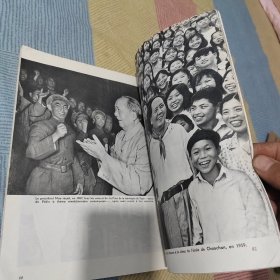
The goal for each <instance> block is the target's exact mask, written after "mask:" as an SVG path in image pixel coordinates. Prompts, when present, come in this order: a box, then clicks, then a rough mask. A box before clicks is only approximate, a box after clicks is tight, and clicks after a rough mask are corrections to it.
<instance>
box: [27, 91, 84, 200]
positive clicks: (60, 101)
mask: <svg viewBox="0 0 280 280" xmlns="http://www.w3.org/2000/svg"><path fill="white" fill-rule="evenodd" d="M46 103H47V108H48V109H49V111H50V112H51V115H52V116H51V118H50V119H48V120H43V121H39V122H36V123H34V124H33V125H32V126H31V129H30V133H29V140H28V147H27V150H26V157H28V158H32V159H34V160H36V161H38V166H36V167H35V168H34V169H33V171H32V172H31V174H30V176H29V178H28V181H27V184H26V193H27V194H30V195H35V194H36V195H42V194H44V195H56V194H57V195H60V194H65V195H69V194H73V193H74V192H75V193H79V194H82V192H83V173H82V170H81V167H80V165H79V163H78V160H77V159H76V157H75V156H74V142H75V140H76V135H75V133H74V131H73V130H72V129H71V127H70V126H69V125H67V124H66V123H65V118H66V116H67V114H68V110H69V107H70V103H69V101H68V99H67V98H66V97H64V96H62V95H59V94H53V95H50V96H49V97H48V99H47V102H46Z"/></svg>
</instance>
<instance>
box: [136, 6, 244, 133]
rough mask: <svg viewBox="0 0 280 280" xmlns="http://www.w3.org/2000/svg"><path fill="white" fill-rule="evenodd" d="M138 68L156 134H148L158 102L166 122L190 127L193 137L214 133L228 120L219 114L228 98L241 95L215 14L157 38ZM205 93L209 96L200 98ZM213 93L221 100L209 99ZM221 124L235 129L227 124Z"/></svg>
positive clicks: (139, 59)
mask: <svg viewBox="0 0 280 280" xmlns="http://www.w3.org/2000/svg"><path fill="white" fill-rule="evenodd" d="M136 66H137V82H138V85H139V91H140V96H141V101H142V106H143V113H144V119H145V120H146V121H145V122H146V126H147V127H150V128H151V129H150V130H149V131H148V132H149V133H152V128H153V125H151V122H152V121H153V120H152V119H151V118H150V117H148V116H147V112H148V111H149V108H148V107H153V108H152V110H151V111H152V117H153V119H155V118H156V115H157V114H158V112H159V111H160V110H157V112H156V111H155V109H156V107H157V106H155V104H153V105H152V106H151V104H150V103H151V102H152V101H153V100H154V99H155V98H156V97H158V98H160V99H161V101H159V100H158V101H157V103H158V102H160V103H162V104H163V105H162V107H164V108H163V110H164V113H163V116H165V118H166V119H168V120H170V121H172V122H177V123H180V124H182V125H184V127H188V132H189V131H190V129H191V128H194V129H197V128H206V129H209V128H210V129H211V123H212V128H213V125H214V123H215V122H217V119H218V120H219V119H221V116H223V114H222V112H221V110H220V104H221V102H222V100H223V98H224V97H226V96H227V95H230V94H237V92H238V86H237V83H236V80H235V74H234V72H233V70H232V68H231V63H230V60H229V56H228V50H227V45H226V42H225V38H224V35H223V30H222V26H221V21H220V18H219V15H218V13H217V12H216V11H212V12H208V13H204V14H202V15H200V16H195V17H193V18H191V19H189V20H186V21H183V22H181V23H179V24H176V25H173V26H171V27H169V28H167V29H165V30H164V31H162V32H160V33H157V34H155V35H154V36H153V37H152V38H151V39H150V40H148V41H146V42H144V44H143V46H142V47H141V48H140V49H139V51H138V53H137V54H136ZM210 88H211V89H213V90H208V89H210ZM203 91H204V92H207V91H208V94H207V93H204V94H201V92H203ZM210 92H211V93H212V94H214V95H216V98H214V99H216V100H214V101H213V98H208V96H209V94H210ZM237 95H238V94H237ZM196 96H201V98H197V97H196ZM153 115H154V116H153ZM161 115H162V112H160V113H159V117H158V118H157V119H158V121H159V120H161V121H162V122H163V121H164V120H163V119H165V118H163V119H161ZM175 117H176V119H175ZM222 119H223V120H224V122H225V123H226V125H228V127H229V128H230V129H232V125H231V123H229V122H228V121H227V118H222ZM244 121H245V120H244ZM187 123H189V124H190V125H187ZM155 128H156V127H155ZM233 132H234V130H233ZM222 136H223V135H222Z"/></svg>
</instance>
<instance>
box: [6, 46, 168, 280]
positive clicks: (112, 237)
mask: <svg viewBox="0 0 280 280" xmlns="http://www.w3.org/2000/svg"><path fill="white" fill-rule="evenodd" d="M155 209H156V207H155V199H154V194H153V190H152V178H151V172H150V165H149V159H148V154H147V147H146V142H145V135H144V129H143V124H142V120H141V109H140V105H139V97H138V92H137V88H136V81H135V78H134V77H130V76H127V75H123V74H119V73H116V72H112V71H108V70H105V69H101V68H97V67H94V66H90V65H86V64H82V63H79V62H75V61H71V60H67V59H64V58H60V57H56V56H52V55H49V54H46V53H43V52H39V51H36V50H34V49H30V48H28V47H23V48H22V50H21V61H20V67H19V82H18V92H17V98H16V104H15V114H14V130H13V141H12V147H11V156H10V168H9V176H8V180H7V194H6V197H5V208H4V223H3V234H2V242H1V262H0V263H1V266H0V278H1V279H35V280H37V279H41V280H44V279H46V280H47V279H62V278H63V279H65V278H67V279H73V280H74V279H93V278H94V279H96V278H103V277H109V276H115V275H124V274H131V273H137V272H144V271H150V270H157V269H162V268H165V264H164V258H163V251H162V245H161V240H160V237H159V230H158V222H157V215H156V210H155Z"/></svg>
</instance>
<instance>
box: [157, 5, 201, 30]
mask: <svg viewBox="0 0 280 280" xmlns="http://www.w3.org/2000/svg"><path fill="white" fill-rule="evenodd" d="M155 6H156V12H157V19H158V24H159V28H160V30H163V29H165V28H166V27H168V26H170V25H172V24H174V23H178V22H180V21H182V20H184V19H187V18H189V17H191V16H193V15H195V14H196V5H195V4H194V3H193V1H191V0H155Z"/></svg>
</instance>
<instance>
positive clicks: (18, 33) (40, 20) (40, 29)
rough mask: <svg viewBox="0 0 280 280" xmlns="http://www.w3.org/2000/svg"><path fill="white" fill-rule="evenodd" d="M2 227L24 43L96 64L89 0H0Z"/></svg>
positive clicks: (0, 210) (0, 180)
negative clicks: (18, 73) (19, 68)
mask: <svg viewBox="0 0 280 280" xmlns="http://www.w3.org/2000/svg"><path fill="white" fill-rule="evenodd" d="M0 38H1V40H0V164H1V165H0V228H1V217H2V205H3V196H4V190H5V180H6V173H7V162H8V157H9V155H8V153H9V147H10V140H11V130H12V129H11V128H12V119H13V108H14V98H15V93H16V80H17V71H18V62H19V51H20V47H21V45H27V46H30V47H32V48H35V49H38V50H41V51H45V52H48V53H51V54H54V55H58V56H61V57H66V58H69V59H73V60H76V61H80V62H84V63H88V64H93V63H94V58H93V48H92V31H91V26H90V22H89V15H88V3H87V0H48V1H45V0H36V1H35V0H1V1H0Z"/></svg>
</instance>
